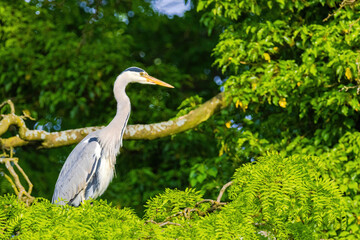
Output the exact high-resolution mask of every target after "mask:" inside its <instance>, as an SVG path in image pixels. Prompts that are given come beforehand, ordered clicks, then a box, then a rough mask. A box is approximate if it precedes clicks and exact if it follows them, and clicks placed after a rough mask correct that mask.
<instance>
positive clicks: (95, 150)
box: [52, 136, 102, 205]
mask: <svg viewBox="0 0 360 240" xmlns="http://www.w3.org/2000/svg"><path fill="white" fill-rule="evenodd" d="M101 149H102V148H101V146H100V144H99V142H98V138H97V137H91V136H89V137H86V138H84V139H83V140H82V141H81V142H80V143H79V144H78V145H77V146H76V147H75V148H74V149H73V151H72V152H71V153H70V155H69V156H68V158H67V159H66V161H65V164H64V166H63V167H62V169H61V172H60V175H59V178H58V180H57V182H56V185H55V191H54V195H53V198H52V202H53V203H54V202H55V201H56V200H59V198H61V199H63V201H59V202H58V204H62V205H63V204H65V203H66V202H68V203H69V204H72V205H79V204H80V202H81V197H80V196H79V194H81V192H82V191H84V189H85V188H86V186H87V183H88V182H89V181H91V180H92V177H93V176H94V174H95V172H96V170H97V168H98V167H99V164H98V163H99V161H100V158H101Z"/></svg>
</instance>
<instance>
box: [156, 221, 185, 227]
mask: <svg viewBox="0 0 360 240" xmlns="http://www.w3.org/2000/svg"><path fill="white" fill-rule="evenodd" d="M165 225H176V226H181V224H180V223H174V222H169V221H168V222H162V223H159V226H160V227H163V226H165Z"/></svg>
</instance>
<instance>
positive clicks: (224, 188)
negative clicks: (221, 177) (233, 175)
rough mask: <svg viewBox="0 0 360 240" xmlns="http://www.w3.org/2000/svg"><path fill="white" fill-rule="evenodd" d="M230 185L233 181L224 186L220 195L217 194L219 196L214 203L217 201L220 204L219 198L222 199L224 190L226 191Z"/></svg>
mask: <svg viewBox="0 0 360 240" xmlns="http://www.w3.org/2000/svg"><path fill="white" fill-rule="evenodd" d="M232 184H233V181H230V182H228V183H227V184H225V185H224V186H223V187H222V188H221V190H220V193H219V196H218V197H217V199H216V201H217V202H218V203H220V202H221V198H222V196H223V194H224V192H225V190H226V189H227V188H228V187H229V186H231V185H232Z"/></svg>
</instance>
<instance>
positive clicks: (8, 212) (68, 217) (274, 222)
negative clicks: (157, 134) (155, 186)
mask: <svg viewBox="0 0 360 240" xmlns="http://www.w3.org/2000/svg"><path fill="white" fill-rule="evenodd" d="M274 165H276V166H277V167H275V168H274V167H273V166H274ZM324 166H325V164H324V162H322V161H321V160H320V159H319V158H315V157H313V158H310V157H301V156H292V157H290V158H283V157H281V156H280V155H279V154H269V155H267V156H264V157H263V158H261V159H259V161H257V162H256V163H249V164H247V165H244V166H243V167H241V168H239V169H238V170H237V171H236V173H235V175H234V177H233V178H234V184H233V185H232V186H231V187H230V199H231V201H230V202H229V203H228V204H227V205H226V206H225V207H223V208H222V209H221V210H215V211H208V212H207V214H205V215H203V216H202V215H200V214H199V213H200V212H206V211H207V209H209V205H208V204H205V205H203V206H201V205H200V204H199V202H200V201H201V200H203V199H202V196H201V194H200V193H199V192H198V191H196V190H195V189H186V190H185V191H179V190H171V189H167V190H165V192H164V193H162V194H159V195H157V196H156V197H154V198H152V199H150V200H149V201H148V203H147V206H146V208H147V209H146V213H145V217H144V219H140V218H139V217H137V216H136V215H135V214H134V213H133V211H131V210H129V209H127V208H125V209H118V208H115V207H112V206H111V204H107V203H106V201H103V200H96V201H87V202H85V204H83V205H81V206H80V207H77V208H75V207H70V206H57V205H53V204H50V203H49V201H48V200H46V199H40V198H39V199H37V201H36V202H35V203H33V205H32V206H30V207H27V206H26V205H25V204H23V203H22V202H19V201H18V200H17V199H16V197H14V196H12V195H6V196H2V197H0V226H1V228H0V230H1V231H3V233H4V234H3V235H2V237H3V238H4V239H6V238H9V237H11V236H13V238H14V239H17V238H19V239H38V238H41V239H54V238H57V239H68V238H73V237H74V236H81V238H86V239H99V238H100V239H102V238H120V239H139V238H140V239H143V238H147V239H169V238H185V239H204V238H211V239H232V238H241V237H243V238H246V239H263V238H264V235H267V236H268V237H276V238H277V239H319V238H324V237H327V236H328V233H327V229H328V227H329V225H335V226H338V227H340V223H341V220H342V217H344V216H342V211H343V208H342V205H341V201H343V200H344V199H343V198H342V197H341V193H340V191H339V189H338V188H337V185H336V184H335V183H334V182H333V181H332V180H330V179H329V178H324V177H323V175H322V174H321V173H322V172H323V171H324V170H325V167H324ZM199 205H200V206H199ZM185 210H187V212H188V214H187V215H186V214H177V213H185ZM191 210H194V211H191ZM195 210H196V211H195ZM149 220H150V221H149ZM165 220H166V222H163V225H161V224H156V222H159V223H160V221H165ZM154 221H155V222H154Z"/></svg>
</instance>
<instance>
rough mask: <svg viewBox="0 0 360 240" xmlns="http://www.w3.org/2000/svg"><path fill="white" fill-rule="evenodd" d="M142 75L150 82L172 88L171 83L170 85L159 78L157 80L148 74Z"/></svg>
mask: <svg viewBox="0 0 360 240" xmlns="http://www.w3.org/2000/svg"><path fill="white" fill-rule="evenodd" d="M143 77H144V78H146V80H147V81H148V82H151V83H154V84H157V85H160V86H163V87H168V88H174V86H172V85H170V84H168V83H166V82H163V81H161V80H159V79H157V78H154V77H152V76H150V75H144V76H143Z"/></svg>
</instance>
